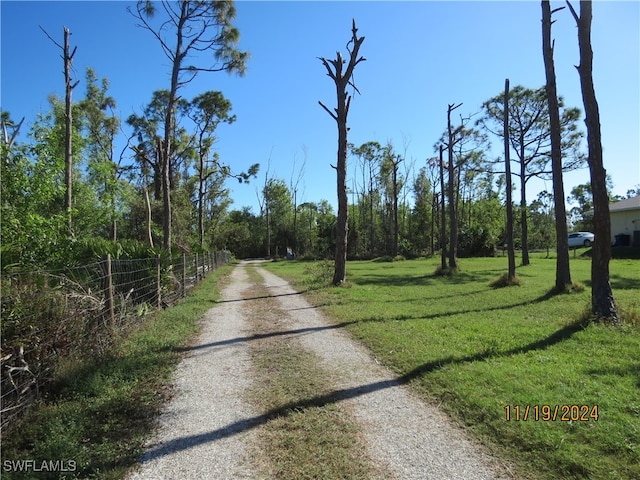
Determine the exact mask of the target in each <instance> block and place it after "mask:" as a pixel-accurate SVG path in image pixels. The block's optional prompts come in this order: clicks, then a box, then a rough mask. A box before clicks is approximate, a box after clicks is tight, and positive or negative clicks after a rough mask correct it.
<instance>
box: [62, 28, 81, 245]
mask: <svg viewBox="0 0 640 480" xmlns="http://www.w3.org/2000/svg"><path fill="white" fill-rule="evenodd" d="M70 34H71V33H70V32H69V29H68V28H67V27H64V55H63V60H64V82H65V96H64V116H65V121H64V184H65V194H64V208H65V211H66V214H67V234H68V236H69V237H73V225H72V221H71V207H72V205H73V200H72V198H73V196H72V183H73V152H72V140H73V112H72V105H71V95H72V93H73V89H74V88H75V86H76V85H78V82H76V83H75V84H73V85H72V84H71V63H72V61H73V56H74V55H75V53H76V49H75V48H74V49H73V53H69V35H70Z"/></svg>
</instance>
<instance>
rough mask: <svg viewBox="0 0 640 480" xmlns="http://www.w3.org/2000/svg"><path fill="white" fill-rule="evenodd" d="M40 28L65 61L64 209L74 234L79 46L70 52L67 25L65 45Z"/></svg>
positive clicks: (68, 228)
mask: <svg viewBox="0 0 640 480" xmlns="http://www.w3.org/2000/svg"><path fill="white" fill-rule="evenodd" d="M40 30H42V31H43V32H44V34H45V35H46V36H47V37H49V39H50V40H51V41H52V42H53V43H54V44H55V45H56V46H57V47H58V48H60V49H61V50H62V60H63V62H64V84H65V94H64V185H65V193H64V209H65V211H66V214H67V231H68V235H69V236H70V237H71V236H73V228H72V227H73V225H72V218H71V207H72V204H73V203H72V202H73V196H72V182H73V151H72V128H73V116H72V115H73V112H72V105H71V95H72V93H73V89H74V88H75V87H77V86H78V83H80V81H79V80H78V81H76V82H75V83H72V81H71V65H72V63H73V56H74V55H75V54H76V50H77V49H78V47H75V48H74V49H73V52H71V53H69V35H71V32H70V31H69V29H68V28H67V27H64V45H60V44H59V43H58V42H56V41H55V40H54V39H53V38H51V36H50V35H49V34H48V33H47V32H46V31H45V30H44V29H43V28H42V27H40Z"/></svg>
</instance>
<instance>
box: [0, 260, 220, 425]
mask: <svg viewBox="0 0 640 480" xmlns="http://www.w3.org/2000/svg"><path fill="white" fill-rule="evenodd" d="M229 261H230V253H229V252H227V251H220V252H215V253H203V254H199V255H198V254H195V255H193V256H187V255H182V257H181V258H179V259H177V260H174V261H173V262H171V263H170V262H168V261H163V260H162V259H161V258H160V257H157V258H142V259H133V260H127V259H122V260H121V259H114V258H112V257H111V256H110V255H107V256H106V257H105V258H104V259H103V260H102V261H100V262H95V263H92V264H89V265H83V266H80V267H74V268H68V269H64V270H57V271H37V272H22V273H12V274H4V275H1V276H0V282H1V287H2V295H1V301H0V303H1V312H0V315H1V318H2V341H1V346H0V366H1V369H2V378H1V380H0V392H1V394H0V427H1V428H4V427H5V426H6V425H9V424H10V423H11V422H13V421H15V420H16V419H17V418H18V417H19V415H20V414H21V413H22V412H23V411H24V409H25V408H26V407H27V406H28V405H29V404H30V403H32V402H33V401H34V400H35V399H36V398H38V395H39V392H40V390H41V389H42V388H43V387H44V386H45V385H46V384H47V383H48V382H50V381H51V379H52V377H53V374H54V372H55V369H56V367H57V366H58V365H59V363H60V361H61V360H62V359H64V358H83V357H88V356H96V355H101V354H103V353H105V352H106V351H108V349H109V348H110V347H111V346H112V345H113V344H114V342H115V341H116V340H117V339H118V338H120V337H121V336H122V335H123V334H124V333H126V331H128V330H129V329H130V328H131V327H132V326H135V325H136V324H138V323H139V322H140V321H141V319H142V318H143V317H144V316H145V315H146V314H147V313H148V312H151V311H154V310H156V309H158V308H165V307H168V306H169V305H171V304H173V303H175V302H176V301H177V300H179V299H180V298H182V297H184V296H186V295H187V293H188V292H189V290H190V289H191V288H192V287H193V286H194V285H196V284H197V283H198V282H200V281H201V280H203V279H204V278H205V276H206V274H207V273H209V272H211V271H213V270H215V269H216V268H218V267H219V266H221V265H224V264H226V263H228V262H229Z"/></svg>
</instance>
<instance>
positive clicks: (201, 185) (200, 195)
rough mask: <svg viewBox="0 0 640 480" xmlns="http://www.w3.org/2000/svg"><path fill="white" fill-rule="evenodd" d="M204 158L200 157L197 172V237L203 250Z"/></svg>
mask: <svg viewBox="0 0 640 480" xmlns="http://www.w3.org/2000/svg"><path fill="white" fill-rule="evenodd" d="M205 181H206V178H205V175H204V158H203V156H202V155H200V169H199V170H198V236H199V241H200V248H201V249H203V250H204V194H205V191H204V190H205V189H204V184H205Z"/></svg>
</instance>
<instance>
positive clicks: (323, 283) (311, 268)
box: [304, 260, 333, 289]
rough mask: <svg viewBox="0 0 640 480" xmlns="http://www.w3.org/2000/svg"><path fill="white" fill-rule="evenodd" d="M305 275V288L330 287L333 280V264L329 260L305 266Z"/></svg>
mask: <svg viewBox="0 0 640 480" xmlns="http://www.w3.org/2000/svg"><path fill="white" fill-rule="evenodd" d="M304 273H305V275H306V281H305V283H306V284H307V288H310V289H314V288H324V287H328V286H329V285H331V280H332V279H333V262H332V261H330V260H320V261H318V262H313V263H310V264H307V265H306V266H305V269H304Z"/></svg>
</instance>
